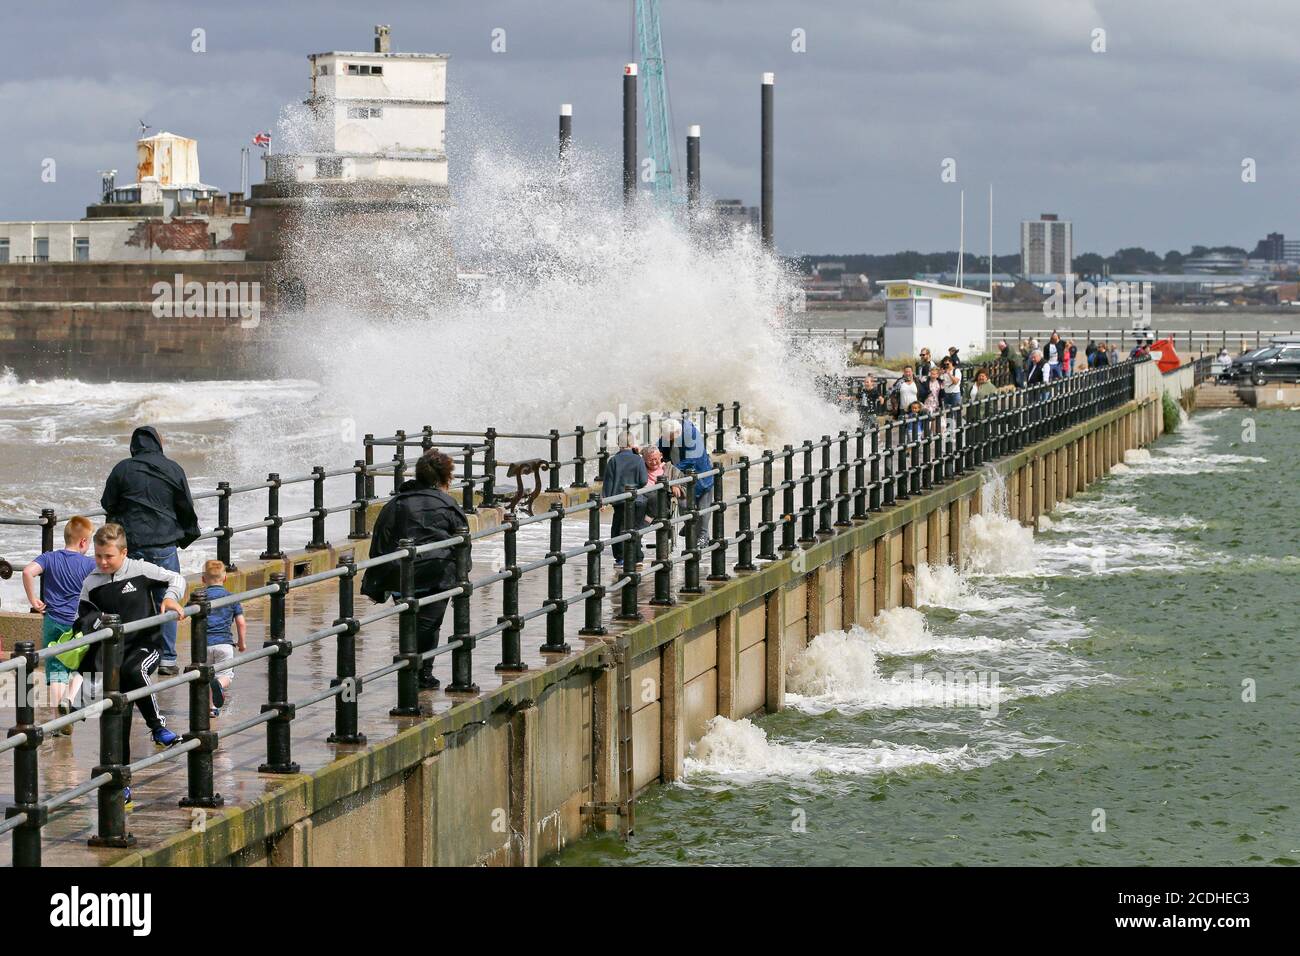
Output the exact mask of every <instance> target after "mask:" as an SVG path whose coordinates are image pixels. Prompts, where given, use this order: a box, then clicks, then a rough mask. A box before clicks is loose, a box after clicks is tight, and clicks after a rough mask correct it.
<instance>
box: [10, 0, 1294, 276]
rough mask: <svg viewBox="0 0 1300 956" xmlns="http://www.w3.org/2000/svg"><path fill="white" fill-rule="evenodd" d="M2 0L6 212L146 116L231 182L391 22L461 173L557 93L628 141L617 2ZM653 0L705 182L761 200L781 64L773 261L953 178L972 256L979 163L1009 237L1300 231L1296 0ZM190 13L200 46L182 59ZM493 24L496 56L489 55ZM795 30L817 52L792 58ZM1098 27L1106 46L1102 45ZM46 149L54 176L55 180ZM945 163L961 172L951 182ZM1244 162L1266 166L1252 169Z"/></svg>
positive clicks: (891, 214) (596, 126) (859, 239)
mask: <svg viewBox="0 0 1300 956" xmlns="http://www.w3.org/2000/svg"><path fill="white" fill-rule="evenodd" d="M0 8H2V10H3V20H4V23H3V29H2V30H0V61H2V62H3V63H4V69H3V71H0V142H3V144H4V148H3V150H2V151H0V219H37V218H41V219H53V218H79V217H80V216H81V215H83V214H84V213H83V207H84V206H85V204H86V203H87V202H88V201H91V200H92V199H93V198H94V193H95V191H96V189H97V184H98V175H97V172H96V171H97V170H99V169H101V168H105V167H116V168H118V169H119V170H122V171H127V170H130V169H131V168H132V166H133V164H134V149H133V143H134V139H135V136H136V124H137V120H138V119H140V118H144V119H145V120H146V121H147V122H148V123H149V124H151V125H152V126H153V127H154V131H157V130H160V129H167V130H170V131H172V132H176V133H181V134H184V135H188V136H192V137H195V138H196V139H198V140H199V148H200V159H201V163H202V171H203V178H204V179H205V180H206V181H207V182H210V183H213V184H215V185H218V186H220V187H222V188H225V189H232V188H238V180H239V149H240V147H241V146H242V145H244V144H246V143H248V141H249V138H250V137H251V135H252V134H253V133H254V132H255V131H257V130H259V129H273V128H274V123H275V120H276V117H277V115H278V113H279V110H280V107H281V106H282V105H283V104H285V103H288V102H291V101H296V100H300V99H301V98H302V97H303V95H304V94H305V92H306V86H307V82H308V81H307V63H306V55H307V54H308V53H312V52H320V51H327V50H358V49H360V50H365V49H369V48H370V45H371V42H372V41H371V38H372V27H373V24H375V23H378V22H386V23H389V24H391V26H392V31H393V40H394V49H396V50H404V51H421V52H439V53H447V54H450V55H451V57H452V60H451V65H450V74H449V75H450V78H451V92H450V97H451V99H452V106H451V107H449V119H448V126H449V130H448V143H449V152H450V154H451V162H452V164H453V166H454V165H455V164H456V162H457V156H458V151H460V155H463V154H464V152H463V151H464V150H465V149H467V148H471V147H473V145H474V144H475V142H476V141H477V142H484V141H491V140H492V139H493V138H494V137H501V136H504V137H507V138H509V139H512V140H516V141H518V142H521V143H525V144H529V143H535V144H539V146H538V148H539V149H540V148H543V147H542V145H541V144H545V145H546V148H549V147H550V144H551V143H552V142H553V137H554V133H555V122H556V120H555V114H556V112H557V107H558V104H559V103H561V102H563V101H571V102H572V103H573V104H574V113H575V131H576V136H577V138H578V139H579V140H580V141H581V142H582V143H585V144H587V145H590V146H595V147H597V148H599V149H601V150H604V151H606V152H608V154H609V155H610V156H611V157H613V156H615V155H617V149H618V141H619V129H620V127H619V110H620V103H621V100H620V79H619V76H620V73H621V67H622V64H623V63H624V62H625V61H626V60H628V59H629V54H630V53H631V51H632V31H631V26H630V19H631V17H630V10H631V3H630V2H629V0H549V2H538V0H476V2H468V0H445V2H430V0H409V2H408V0H372V2H368V3H360V2H326V0H314V2H305V0H222V2H219V3H195V2H191V3H187V2H181V0H171V2H167V3H154V2H144V0H123V2H105V3H100V4H94V5H92V4H89V3H73V2H49V3H43V4H36V3H18V2H16V0H0ZM662 11H663V13H662V16H663V40H664V51H665V58H666V60H667V64H668V76H669V81H670V89H671V96H672V103H673V111H674V119H675V126H676V129H677V132H678V134H679V135H683V134H684V130H685V126H686V124H687V123H701V124H702V125H703V127H704V161H703V165H704V181H705V188H706V189H707V190H708V191H709V192H710V193H711V194H713V195H715V196H725V197H738V198H741V199H744V200H745V201H746V202H748V203H753V202H756V200H757V196H758V85H759V75H760V73H761V72H762V71H764V70H773V71H775V72H776V74H777V111H778V112H777V124H778V125H777V157H776V163H777V165H776V171H777V189H776V194H777V209H776V228H777V239H778V244H779V246H780V248H781V250H782V251H783V252H787V253H798V252H889V251H895V250H901V249H907V248H915V249H920V250H923V251H931V250H940V249H951V248H955V247H956V244H957V207H958V196H957V190H958V189H960V188H963V187H964V188H965V189H966V202H967V247H968V249H970V250H972V251H976V252H979V253H983V252H984V251H985V249H986V246H987V234H988V228H987V214H986V211H985V206H986V202H987V189H988V184H989V183H990V182H992V184H993V186H994V190H995V196H996V207H995V208H996V213H995V246H996V249H997V251H998V253H999V254H1005V253H1008V252H1012V251H1014V250H1015V249H1016V248H1017V246H1018V242H1019V238H1018V236H1019V233H1018V222H1019V220H1020V219H1021V218H1034V217H1036V216H1037V214H1038V213H1040V212H1057V213H1059V214H1060V215H1061V216H1062V218H1069V219H1072V220H1074V222H1075V247H1076V250H1080V251H1100V252H1105V253H1109V252H1111V251H1113V250H1114V249H1115V248H1117V247H1119V246H1124V245H1142V246H1146V247H1148V248H1155V249H1157V250H1159V251H1161V252H1164V251H1166V250H1168V249H1170V248H1183V249H1186V248H1187V247H1189V246H1190V245H1191V244H1193V243H1202V244H1207V245H1211V244H1219V243H1233V244H1237V245H1243V246H1246V247H1247V248H1250V247H1252V246H1253V244H1254V242H1255V241H1256V240H1257V239H1259V238H1260V237H1262V236H1263V235H1264V234H1265V233H1266V232H1270V231H1282V232H1285V233H1287V234H1288V235H1293V234H1294V235H1295V236H1296V237H1298V238H1300V218H1298V217H1297V209H1296V197H1297V195H1298V194H1300V190H1298V188H1297V187H1300V162H1298V160H1300V148H1298V147H1297V134H1296V132H1295V130H1296V126H1297V123H1296V114H1295V106H1294V90H1295V85H1296V72H1297V66H1298V65H1300V17H1297V16H1296V7H1295V2H1294V0H1254V2H1252V3H1249V4H1247V3H1239V2H1225V0H1116V2H1109V0H982V2H977V0H859V2H849V0H820V2H816V3H811V2H804V3H794V2H777V0H743V2H742V0H663V2H662ZM195 27H202V28H204V29H205V30H206V31H207V52H206V53H203V54H195V53H193V52H191V49H190V45H191V40H190V35H191V30H192V29H194V28H195ZM494 28H502V29H504V30H505V31H506V34H505V36H506V52H504V53H493V52H492V51H491V47H490V44H491V38H492V31H493V29H494ZM796 28H798V29H802V30H803V31H805V34H806V45H807V51H806V52H804V53H797V52H793V51H792V49H791V31H792V30H795V29H796ZM1097 28H1102V29H1104V30H1105V31H1106V46H1107V50H1106V52H1105V53H1094V52H1092V49H1091V46H1092V43H1093V38H1092V33H1093V30H1094V29H1097ZM45 157H53V158H54V159H55V160H56V161H57V163H58V167H57V181H56V182H54V183H42V182H41V179H40V169H41V161H42V160H43V159H44V158H45ZM945 157H952V158H954V159H956V161H957V173H958V183H957V184H955V185H954V184H944V183H941V182H940V164H941V162H942V161H943V159H944V158H945ZM1247 157H1249V158H1252V159H1254V160H1255V161H1256V163H1257V181H1256V182H1254V183H1243V182H1242V176H1241V171H1242V161H1243V159H1244V158H1247ZM616 177H617V170H615V169H611V178H616ZM258 178H260V177H259V175H258V165H257V164H255V165H254V181H256V180H257V179H258ZM119 181H121V178H120V177H119ZM611 188H615V187H614V184H613V183H611Z"/></svg>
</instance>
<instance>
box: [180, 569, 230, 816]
mask: <svg viewBox="0 0 1300 956" xmlns="http://www.w3.org/2000/svg"><path fill="white" fill-rule="evenodd" d="M189 603H190V604H197V605H198V608H199V609H198V611H197V612H196V613H195V614H194V616H193V617H191V618H190V665H189V667H187V668H185V670H186V672H187V673H188V672H190V671H195V672H197V673H198V675H199V677H198V680H193V681H190V690H189V692H190V729H189V732H188V733H187V734H185V735H184V739H185V740H186V741H190V740H197V741H198V742H199V746H198V747H196V748H195V749H194V750H191V751H190V752H189V753H187V754H186V755H185V761H186V768H185V769H186V777H187V783H188V788H187V790H186V793H185V796H184V797H182V798H181V800H180V805H181V806H182V807H209V808H211V807H219V806H221V805H222V804H224V803H225V802H226V801H225V800H224V799H222V797H221V794H219V793H215V792H213V789H212V754H213V752H214V751H215V750H216V749H217V747H218V740H217V735H216V734H214V733H213V732H212V725H211V724H210V723H209V711H208V706H209V705H208V695H209V693H210V690H209V688H211V686H212V679H213V677H214V676H215V675H216V669H215V668H214V667H213V666H212V665H211V664H209V663H208V614H209V612H210V611H211V610H212V608H211V605H210V603H209V602H208V589H207V588H206V587H204V586H202V585H200V586H199V587H197V588H195V589H194V591H193V593H191V594H190V599H189Z"/></svg>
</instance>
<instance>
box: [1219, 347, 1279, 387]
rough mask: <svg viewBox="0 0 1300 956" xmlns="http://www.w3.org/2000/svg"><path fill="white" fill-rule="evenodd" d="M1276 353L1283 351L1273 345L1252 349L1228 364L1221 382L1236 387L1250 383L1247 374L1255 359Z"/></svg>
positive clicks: (1235, 357)
mask: <svg viewBox="0 0 1300 956" xmlns="http://www.w3.org/2000/svg"><path fill="white" fill-rule="evenodd" d="M1276 351H1281V349H1276V348H1274V347H1273V346H1271V345H1265V346H1263V347H1262V348H1257V349H1251V350H1250V351H1249V352H1242V353H1241V354H1240V355H1236V356H1233V359H1232V361H1231V362H1229V363H1228V366H1227V368H1225V369H1224V370H1223V373H1222V374H1221V375H1220V376H1219V380H1220V381H1222V382H1229V383H1232V384H1236V385H1240V384H1244V383H1246V382H1247V381H1249V378H1248V377H1247V376H1246V372H1247V370H1248V369H1249V368H1250V367H1251V366H1252V365H1253V363H1254V361H1255V359H1257V358H1259V357H1260V356H1262V355H1265V354H1266V353H1270V352H1276Z"/></svg>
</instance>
